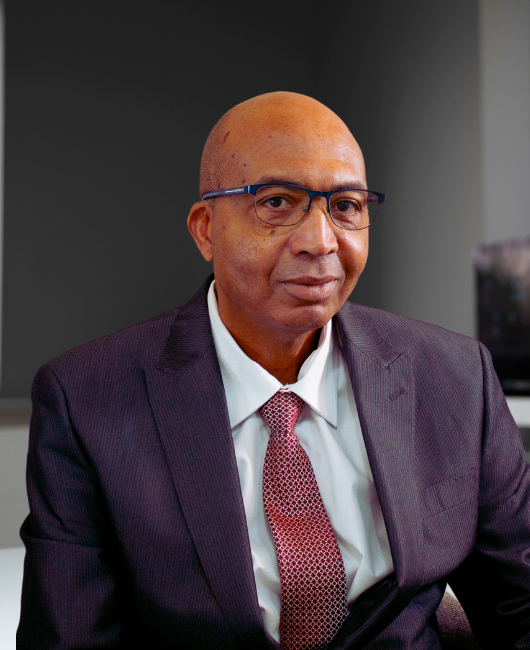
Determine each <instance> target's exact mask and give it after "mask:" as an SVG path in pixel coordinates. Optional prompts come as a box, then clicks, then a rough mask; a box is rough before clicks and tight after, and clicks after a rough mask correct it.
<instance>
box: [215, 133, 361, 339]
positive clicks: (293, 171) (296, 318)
mask: <svg viewBox="0 0 530 650" xmlns="http://www.w3.org/2000/svg"><path fill="white" fill-rule="evenodd" d="M237 156H238V158H239V162H236V163H235V164H234V169H233V170H232V172H231V173H230V174H228V175H227V178H226V179H224V180H225V181H226V185H224V183H223V185H224V186H225V187H235V186H240V185H252V184H258V183H267V182H275V183H276V182H284V183H291V184H296V185H299V186H301V187H305V188H308V189H314V190H326V191H329V190H332V189H339V188H344V187H366V184H365V175H364V163H363V159H362V155H361V153H360V151H359V149H358V147H357V146H356V143H355V141H353V139H351V141H348V140H346V141H344V137H343V136H342V135H341V134H339V135H337V136H334V135H333V134H332V135H331V136H330V135H329V134H328V136H327V137H323V138H320V137H318V136H317V137H316V138H315V136H314V135H313V134H312V133H311V134H309V135H308V134H306V133H304V132H303V129H302V132H301V133H298V134H297V133H292V132H291V133H287V134H286V133H276V134H275V133H272V134H270V133H269V134H268V135H266V134H264V135H263V136H262V137H261V139H257V138H254V139H253V141H252V142H251V145H250V146H248V145H247V144H243V143H242V144H241V146H240V147H239V148H238V154H237ZM210 209H211V212H212V216H211V223H210V231H209V232H210V239H211V258H212V260H213V265H214V272H215V278H216V288H217V296H218V301H219V309H220V313H221V317H222V318H223V320H224V321H225V324H227V326H228V327H229V329H231V328H230V324H232V329H235V328H236V327H237V326H238V325H244V326H245V327H246V328H247V329H248V328H258V329H259V330H260V331H269V332H270V333H271V334H273V333H274V332H276V334H277V335H280V336H282V337H285V336H287V337H288V336H289V335H291V336H298V335H300V334H303V333H304V332H309V331H312V330H315V329H317V328H320V327H322V326H323V325H324V324H325V323H326V322H327V321H328V320H329V319H330V318H331V317H332V316H333V315H334V314H335V313H336V312H337V311H338V310H339V309H340V307H341V306H342V305H343V303H344V302H345V300H346V299H347V297H348V296H349V294H350V293H351V291H352V290H353V288H354V286H355V284H356V282H357V280H358V278H359V275H360V274H361V272H362V270H363V269H364V266H365V263H366V258H367V254H368V230H367V229H365V230H360V231H348V230H343V229H341V228H339V227H337V226H335V224H334V223H333V222H332V221H331V219H330V217H329V215H328V213H327V209H326V201H325V198H324V197H317V198H315V199H314V200H313V203H312V205H311V209H310V211H309V212H308V213H307V214H306V215H305V217H304V218H303V220H302V221H301V222H300V223H298V224H296V225H294V226H283V227H274V226H270V225H268V224H265V223H263V222H261V221H260V220H259V219H258V218H257V216H256V213H255V209H254V197H253V196H252V195H243V196H232V197H222V198H218V199H216V200H215V205H214V206H213V208H210ZM256 331H257V330H256Z"/></svg>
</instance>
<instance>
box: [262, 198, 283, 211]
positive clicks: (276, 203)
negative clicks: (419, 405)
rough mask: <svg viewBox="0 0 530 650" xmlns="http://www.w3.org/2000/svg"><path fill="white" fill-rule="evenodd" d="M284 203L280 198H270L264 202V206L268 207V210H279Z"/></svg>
mask: <svg viewBox="0 0 530 650" xmlns="http://www.w3.org/2000/svg"><path fill="white" fill-rule="evenodd" d="M283 202H284V199H282V197H281V196H271V197H269V198H268V199H267V200H266V201H265V205H268V207H270V208H275V209H278V208H281V207H282V204H283Z"/></svg>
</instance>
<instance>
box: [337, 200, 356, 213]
mask: <svg viewBox="0 0 530 650" xmlns="http://www.w3.org/2000/svg"><path fill="white" fill-rule="evenodd" d="M333 207H334V209H335V210H338V211H339V212H356V211H359V210H360V206H359V204H358V203H357V201H351V200H346V199H341V200H340V201H337V203H335V205H334V206H333Z"/></svg>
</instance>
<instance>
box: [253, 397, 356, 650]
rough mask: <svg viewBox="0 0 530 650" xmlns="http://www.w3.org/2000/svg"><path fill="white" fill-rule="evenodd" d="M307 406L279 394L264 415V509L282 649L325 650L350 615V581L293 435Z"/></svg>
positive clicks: (308, 465)
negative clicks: (276, 574)
mask: <svg viewBox="0 0 530 650" xmlns="http://www.w3.org/2000/svg"><path fill="white" fill-rule="evenodd" d="M304 406H305V402H304V400H303V399H301V398H300V397H298V395H295V394H294V393H287V392H282V391H278V392H277V393H276V395H274V396H273V397H271V399H270V400H269V401H268V402H267V403H266V404H264V405H263V406H262V407H261V408H260V409H259V410H260V413H261V414H262V415H263V417H264V418H265V420H266V421H267V424H268V425H269V427H270V430H271V436H270V438H269V443H268V445H267V453H266V454H265V462H264V465H263V503H264V506H265V512H266V513H267V518H268V520H269V523H270V526H271V529H272V533H273V535H274V540H275V542H276V554H277V556H278V566H279V569H280V582H281V609H280V644H281V646H282V648H285V650H320V649H321V648H325V647H326V646H327V645H328V644H329V643H330V641H331V640H332V639H333V637H334V636H335V634H336V633H337V631H338V629H339V628H340V626H341V625H342V623H343V621H344V619H345V618H346V615H347V604H346V575H345V573H344V564H343V562H342V556H341V554H340V549H339V545H338V544H337V540H336V538H335V533H334V532H333V529H332V528H331V524H330V522H329V519H328V516H327V514H326V510H325V508H324V504H323V503H322V498H321V496H320V492H319V490H318V485H317V482H316V479H315V474H314V472H313V467H312V466H311V461H310V460H309V458H308V456H307V454H306V452H305V451H304V449H303V447H302V445H301V444H300V442H299V441H298V438H297V437H296V435H295V434H294V426H295V424H296V422H297V420H298V418H299V417H300V415H301V413H302V411H303V409H304Z"/></svg>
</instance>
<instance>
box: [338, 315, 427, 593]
mask: <svg viewBox="0 0 530 650" xmlns="http://www.w3.org/2000/svg"><path fill="white" fill-rule="evenodd" d="M337 325H338V328H337V329H338V335H339V344H340V345H341V346H342V352H343V355H344V358H345V360H346V364H347V366H348V369H349V373H350V379H351V383H352V388H353V393H354V396H355V401H356V405H357V411H358V413H359V419H360V423H361V430H362V432H363V437H364V441H365V445H366V451H367V454H368V459H369V461H370V467H371V470H372V474H373V477H374V483H375V486H376V490H377V494H378V497H379V502H380V504H381V509H382V512H383V517H384V520H385V525H386V529H387V533H388V538H389V542H390V548H391V551H392V559H393V562H394V570H395V572H396V576H397V581H398V586H399V587H400V589H404V590H405V591H408V589H410V588H413V585H418V583H419V582H421V576H422V572H423V562H422V551H423V539H422V535H423V528H422V518H421V510H420V498H419V495H418V492H417V486H416V471H415V460H414V436H415V417H414V414H415V393H414V376H413V371H412V366H411V362H410V359H409V357H408V356H407V354H406V353H405V352H402V351H400V350H396V349H395V348H393V347H392V346H391V345H390V344H389V343H388V342H387V341H386V340H385V339H383V338H382V336H381V335H380V334H379V333H378V332H377V330H376V329H375V328H374V327H373V325H372V323H371V322H370V321H369V320H368V318H367V317H366V316H365V314H364V313H363V310H362V308H361V307H360V306H359V305H355V304H351V303H347V304H346V305H345V306H344V307H343V308H342V309H341V311H340V312H339V314H338V315H337Z"/></svg>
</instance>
